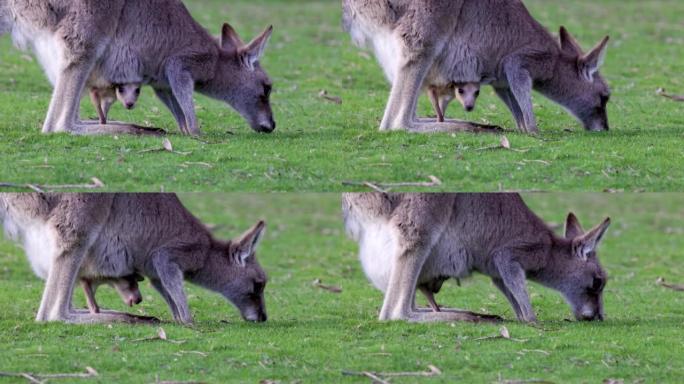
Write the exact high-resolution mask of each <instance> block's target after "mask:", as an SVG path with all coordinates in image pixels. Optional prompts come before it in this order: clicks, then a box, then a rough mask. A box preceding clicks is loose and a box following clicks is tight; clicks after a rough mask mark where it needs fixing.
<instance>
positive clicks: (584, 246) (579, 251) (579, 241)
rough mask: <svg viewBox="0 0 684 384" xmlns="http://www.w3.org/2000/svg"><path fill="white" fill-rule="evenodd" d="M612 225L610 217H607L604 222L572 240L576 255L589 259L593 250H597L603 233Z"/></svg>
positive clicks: (582, 258)
mask: <svg viewBox="0 0 684 384" xmlns="http://www.w3.org/2000/svg"><path fill="white" fill-rule="evenodd" d="M609 225H610V218H606V219H605V220H604V221H603V223H601V224H599V225H598V226H596V227H595V228H593V229H592V230H591V231H589V232H587V233H585V234H584V235H582V236H580V237H577V238H575V239H574V240H573V241H572V249H573V252H574V253H575V256H576V257H578V258H579V259H581V260H585V261H586V260H587V259H588V258H589V255H590V254H591V253H592V252H595V251H596V249H597V248H598V245H599V243H600V242H601V239H603V235H604V234H605V233H606V230H607V229H608V226H609Z"/></svg>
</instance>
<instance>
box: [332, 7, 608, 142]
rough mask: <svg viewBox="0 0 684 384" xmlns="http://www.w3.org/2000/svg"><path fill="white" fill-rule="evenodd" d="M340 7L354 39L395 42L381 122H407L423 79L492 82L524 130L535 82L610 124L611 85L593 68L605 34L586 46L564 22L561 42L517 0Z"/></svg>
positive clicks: (595, 122) (590, 118) (530, 127)
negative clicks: (395, 63)
mask: <svg viewBox="0 0 684 384" xmlns="http://www.w3.org/2000/svg"><path fill="white" fill-rule="evenodd" d="M343 7H344V22H345V26H346V28H347V29H348V30H349V31H350V32H351V34H352V36H353V37H354V39H355V41H356V42H357V43H359V44H361V45H371V46H373V45H374V42H373V39H375V38H377V36H382V34H389V35H391V36H392V38H393V39H394V40H395V41H396V44H397V45H398V46H399V51H400V52H399V58H400V60H399V62H398V69H397V74H396V77H395V78H391V77H392V76H389V75H388V78H390V82H391V83H392V93H391V95H390V100H389V102H388V106H387V109H386V111H385V117H384V119H383V122H382V125H381V130H384V129H401V128H409V129H412V128H413V126H414V123H413V121H414V117H413V115H415V105H416V101H417V98H418V92H419V90H420V87H421V85H422V84H423V83H425V84H428V85H432V86H435V85H440V84H441V85H446V84H449V83H450V82H484V83H490V84H492V85H493V86H494V88H495V90H496V92H497V95H498V96H499V97H500V98H501V99H502V100H503V101H504V103H505V104H506V105H507V106H508V108H509V109H510V110H511V112H512V113H513V115H514V117H515V120H516V122H517V124H518V127H519V129H521V130H522V131H525V132H528V133H535V132H537V124H536V120H535V117H534V112H533V109H532V99H531V92H532V89H533V88H534V89H535V90H537V91H539V92H541V93H542V94H543V95H544V96H546V97H548V98H550V99H551V100H553V101H555V102H557V103H559V104H561V105H563V106H564V107H565V108H566V109H568V110H570V111H571V112H572V113H573V115H575V116H576V117H577V118H578V119H579V120H580V121H581V122H582V123H583V125H584V126H585V128H586V129H589V130H607V129H608V120H607V116H606V104H607V102H608V99H609V96H610V92H609V89H608V86H607V85H606V83H605V81H604V80H603V79H602V77H601V76H600V75H599V74H598V69H599V67H600V65H601V63H602V59H603V57H604V56H605V51H606V43H607V41H608V38H605V39H604V40H603V41H602V42H601V43H600V44H599V45H597V46H596V48H594V49H593V50H591V51H590V52H589V53H587V54H584V53H583V52H582V51H581V49H580V48H579V45H578V44H577V43H576V42H575V41H574V39H572V37H571V36H570V35H569V34H568V33H567V31H565V30H564V29H562V30H561V43H560V44H559V42H558V41H556V40H555V39H554V38H553V37H552V36H551V35H550V34H549V33H548V31H546V30H545V29H544V28H543V27H542V26H541V25H540V24H539V23H538V22H537V21H536V20H534V18H532V16H531V15H530V14H529V12H528V11H527V9H526V8H525V6H524V4H523V3H522V2H521V1H519V0H479V1H463V0H458V1H450V0H418V1H415V0H414V1H407V0H389V1H387V0H344V1H343ZM374 49H375V50H376V56H380V54H378V52H382V50H381V49H378V47H377V46H374ZM381 61H382V60H381ZM383 67H387V65H386V63H385V64H383ZM385 70H386V72H391V70H390V71H388V70H387V69H386V68H385ZM430 126H431V125H428V128H429V127H430ZM441 126H443V127H445V125H441ZM455 128H458V127H455ZM461 128H463V127H461Z"/></svg>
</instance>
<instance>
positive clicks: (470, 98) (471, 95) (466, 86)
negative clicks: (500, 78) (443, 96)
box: [455, 83, 480, 112]
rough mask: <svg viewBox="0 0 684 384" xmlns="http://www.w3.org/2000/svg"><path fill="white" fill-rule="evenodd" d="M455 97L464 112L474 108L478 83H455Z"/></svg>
mask: <svg viewBox="0 0 684 384" xmlns="http://www.w3.org/2000/svg"><path fill="white" fill-rule="evenodd" d="M455 88H456V98H457V99H458V101H459V102H460V103H461V105H462V106H463V108H464V109H465V110H466V112H471V111H473V110H474V109H475V103H476V102H477V98H478V97H479V96H480V84H479V83H456V85H455Z"/></svg>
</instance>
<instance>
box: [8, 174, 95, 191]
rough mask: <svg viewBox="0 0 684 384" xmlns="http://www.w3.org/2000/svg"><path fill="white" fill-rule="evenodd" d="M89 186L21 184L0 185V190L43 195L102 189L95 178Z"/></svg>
mask: <svg viewBox="0 0 684 384" xmlns="http://www.w3.org/2000/svg"><path fill="white" fill-rule="evenodd" d="M90 180H91V181H92V183H91V184H64V185H40V184H30V183H26V184H21V183H0V188H18V189H30V190H32V191H34V192H38V193H45V192H50V191H55V190H64V189H100V188H104V186H105V185H104V183H103V182H102V180H100V179H98V178H97V177H93V178H91V179H90Z"/></svg>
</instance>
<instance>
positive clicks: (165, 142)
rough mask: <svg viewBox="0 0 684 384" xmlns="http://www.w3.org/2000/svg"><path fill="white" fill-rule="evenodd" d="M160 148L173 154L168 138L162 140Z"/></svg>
mask: <svg viewBox="0 0 684 384" xmlns="http://www.w3.org/2000/svg"><path fill="white" fill-rule="evenodd" d="M162 147H164V149H165V150H167V151H169V152H173V145H171V140H169V139H168V138H164V140H162Z"/></svg>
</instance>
